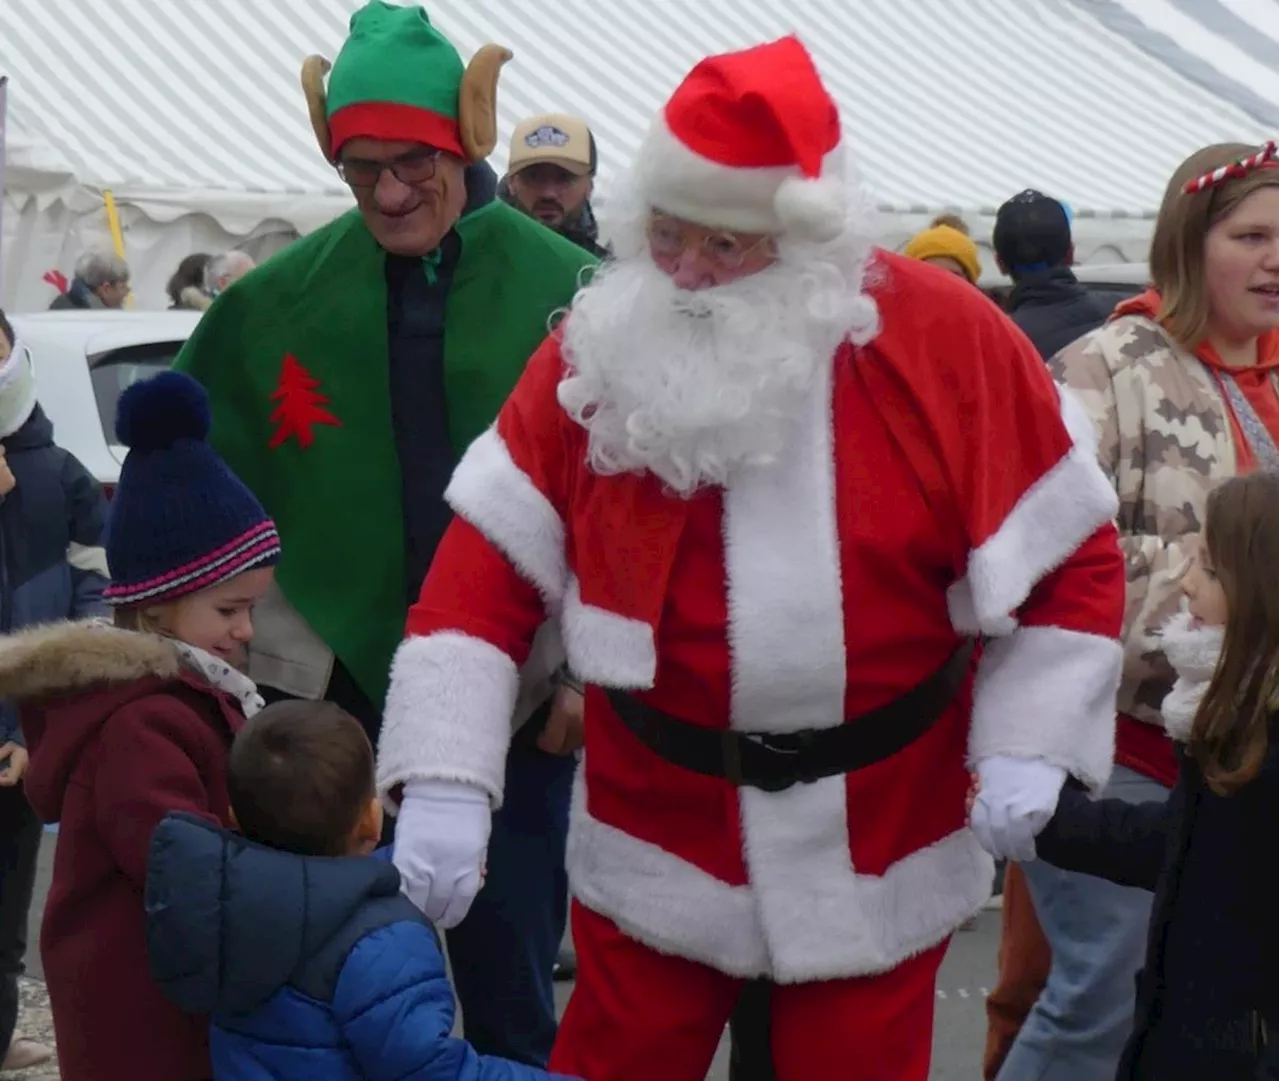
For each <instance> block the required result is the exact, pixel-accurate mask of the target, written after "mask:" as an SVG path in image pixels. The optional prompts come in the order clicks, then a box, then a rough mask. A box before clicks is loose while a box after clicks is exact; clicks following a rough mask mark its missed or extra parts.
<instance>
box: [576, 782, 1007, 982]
mask: <svg viewBox="0 0 1280 1081" xmlns="http://www.w3.org/2000/svg"><path fill="white" fill-rule="evenodd" d="M819 785H821V786H829V787H831V788H833V789H836V790H838V791H839V792H840V794H841V798H840V802H841V804H842V805H843V802H844V799H843V792H844V779H843V778H841V777H831V778H828V779H827V780H825V781H821V782H819ZM816 787H818V786H815V785H800V786H797V788H795V789H793V790H792V792H791V793H781V794H779V795H781V796H782V797H784V798H786V797H790V796H791V795H792V793H794V794H795V796H796V798H797V799H799V800H800V801H804V800H805V799H806V798H807V797H806V795H805V794H806V793H811V792H812V790H813V789H814V788H816ZM744 795H749V796H750V797H752V798H753V799H757V800H758V802H759V804H760V810H761V811H762V813H764V814H766V815H767V814H769V813H770V812H772V813H773V814H774V815H775V816H776V821H777V822H778V828H777V829H776V830H775V831H773V833H772V835H771V836H769V837H767V838H765V837H762V836H760V835H759V834H757V836H756V837H755V846H756V853H755V855H756V860H755V862H756V863H758V862H760V861H761V860H771V859H776V860H777V867H778V869H779V871H781V870H782V868H783V867H785V866H786V865H788V864H789V865H791V866H792V867H793V868H794V870H795V872H796V875H797V877H796V878H795V879H794V880H793V881H792V882H791V884H790V887H789V889H788V890H787V892H786V898H785V902H784V900H783V898H781V897H774V898H772V901H771V903H770V904H767V905H766V904H763V903H762V902H763V901H764V896H763V895H762V893H761V889H760V887H759V886H756V887H754V888H753V887H752V886H730V885H729V884H728V883H726V882H721V881H720V880H719V879H717V878H714V877H713V876H711V875H709V874H707V873H706V872H705V871H702V870H700V869H699V868H697V867H694V866H693V865H692V864H689V863H686V862H685V861H684V860H681V859H680V858H678V857H677V856H673V855H672V854H671V853H670V852H666V851H664V850H663V849H661V848H659V847H658V846H656V845H652V844H649V843H648V842H646V841H641V840H638V839H637V838H635V837H632V836H630V835H629V834H626V833H624V832H623V831H622V830H618V829H615V828H614V827H612V826H609V825H606V824H605V823H603V822H600V821H598V820H596V819H594V818H592V817H591V815H590V814H589V813H588V812H587V809H586V793H585V785H584V783H583V780H582V771H579V778H578V783H577V785H576V786H575V789H574V801H573V810H572V813H571V816H570V825H569V848H568V868H569V885H570V888H571V889H572V891H573V895H574V897H576V898H577V899H578V900H579V901H580V902H582V904H584V905H586V906H587V907H588V908H590V909H592V910H593V911H595V912H599V913H600V914H601V915H603V916H606V917H608V918H609V919H611V920H612V921H613V922H614V923H616V924H617V925H618V926H619V927H620V928H621V929H622V930H623V931H624V932H625V933H626V934H627V935H629V936H630V937H631V938H634V939H635V940H636V941H638V942H642V943H644V944H645V945H646V946H649V947H651V948H652V949H655V950H658V951H659V952H660V953H668V954H675V955H676V956H679V957H687V958H689V959H691V960H694V961H699V962H702V963H703V964H706V965H710V966H711V967H712V968H715V969H718V970H719V971H721V972H725V973H728V974H729V975H731V976H741V977H747V978H751V977H757V976H764V977H768V978H770V979H773V980H775V981H777V982H780V983H801V982H809V981H814V980H826V979H841V978H844V977H849V976H862V975H872V974H874V973H878V972H885V971H887V970H889V969H891V968H893V967H895V966H896V965H898V964H900V963H901V962H903V961H905V960H906V959H907V958H909V957H912V956H914V955H916V954H918V953H920V952H922V951H923V950H927V949H929V948H930V947H931V946H935V945H937V944H938V943H939V942H942V941H943V940H944V939H945V938H946V937H947V936H948V935H949V934H951V933H952V932H953V931H954V930H955V928H956V927H957V926H959V925H960V924H961V923H963V922H964V921H965V920H966V919H967V918H968V917H969V916H971V915H973V913H974V912H976V911H978V909H980V908H981V907H982V905H983V903H984V902H985V901H986V899H987V896H988V894H989V893H990V892H991V875H992V870H993V865H992V862H991V858H990V857H989V856H988V855H987V854H986V853H985V852H983V851H982V849H981V847H980V846H979V845H978V842H977V840H976V839H975V838H974V836H973V834H972V833H971V832H970V831H969V830H967V829H964V830H959V831H957V832H955V833H953V834H951V835H950V836H948V837H944V838H943V839H942V840H940V841H938V842H937V843H936V844H933V845H930V846H929V847H928V848H925V849H922V850H920V851H918V852H913V853H912V854H911V855H910V856H908V857H907V858H906V859H904V860H901V861H899V862H898V863H895V864H894V865H893V866H891V867H889V869H888V870H887V871H886V872H885V873H884V874H883V875H862V874H858V873H857V872H856V871H855V870H854V869H853V867H852V865H851V864H850V862H849V858H848V850H847V849H846V850H845V854H844V859H843V861H842V862H841V861H840V860H839V859H838V858H837V859H836V860H833V861H832V863H831V864H830V866H829V867H828V868H827V873H825V874H823V875H821V876H819V877H817V878H815V877H814V875H813V866H812V864H813V861H812V859H811V858H810V857H809V856H808V855H806V850H807V849H808V848H809V847H810V846H811V845H812V844H813V843H814V837H813V833H812V830H811V829H809V828H807V827H808V825H809V824H808V823H807V820H806V819H805V818H803V817H799V818H797V817H793V816H792V815H791V814H790V813H789V812H788V811H786V810H785V809H784V808H783V807H782V806H781V805H780V804H777V803H774V802H773V801H775V800H777V799H778V796H777V795H770V794H768V793H765V792H748V793H744ZM816 802H817V803H818V804H819V805H821V806H820V807H819V810H820V811H825V810H826V807H825V804H826V802H827V800H826V797H825V795H820V796H818V797H817V800H816ZM770 804H772V807H771V806H770ZM792 810H798V811H800V813H801V814H802V815H803V814H805V813H806V812H807V810H808V808H794V807H793V808H792ZM793 826H795V827H800V828H793ZM828 840H832V845H831V847H833V848H834V846H835V843H836V842H835V841H834V839H831V838H828ZM776 846H783V847H782V848H778V849H777V850H776V851H775V848H776ZM824 848H825V846H824ZM784 849H785V850H784ZM762 913H763V915H764V919H765V921H767V922H766V923H765V924H762V922H761V914H762ZM779 918H784V919H785V920H786V925H785V928H784V927H781V926H772V924H773V922H774V921H775V920H777V919H779ZM784 931H785V934H784V933H783V932H784Z"/></svg>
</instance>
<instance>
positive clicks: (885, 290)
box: [379, 253, 1124, 1081]
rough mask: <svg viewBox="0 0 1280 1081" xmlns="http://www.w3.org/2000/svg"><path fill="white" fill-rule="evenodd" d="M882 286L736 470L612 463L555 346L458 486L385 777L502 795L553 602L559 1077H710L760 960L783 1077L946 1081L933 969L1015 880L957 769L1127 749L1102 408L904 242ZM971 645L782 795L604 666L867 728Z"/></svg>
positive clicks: (804, 720)
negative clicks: (559, 856) (526, 684)
mask: <svg viewBox="0 0 1280 1081" xmlns="http://www.w3.org/2000/svg"><path fill="white" fill-rule="evenodd" d="M873 280H874V285H873V287H872V295H873V296H874V298H875V300H876V303H877V305H878V307H879V311H880V317H881V329H880V332H879V333H878V334H877V335H876V336H875V337H874V339H873V340H872V341H870V342H869V343H868V344H866V345H863V346H854V345H852V344H850V343H848V342H845V343H844V344H842V345H841V346H840V347H839V348H838V349H837V350H836V351H835V353H834V355H833V356H832V358H831V363H830V365H829V366H828V367H827V368H826V369H825V371H824V372H823V374H822V376H821V378H819V379H818V380H817V381H816V382H815V385H814V386H813V388H812V390H811V392H810V393H809V396H808V401H807V405H806V407H805V408H806V409H807V411H808V412H807V416H806V418H805V421H804V423H803V424H801V425H799V426H798V427H797V429H796V433H797V434H796V435H795V437H794V438H792V439H791V440H790V441H789V442H788V444H787V445H786V446H785V448H784V450H783V451H782V453H781V454H779V455H778V456H777V458H776V460H774V461H771V462H768V463H765V464H758V465H748V466H743V467H742V468H740V469H739V470H738V471H736V472H735V474H734V476H733V477H732V479H731V480H730V481H729V482H728V483H727V484H725V485H724V486H723V487H709V488H703V489H701V490H699V491H697V492H696V493H695V494H693V495H692V496H691V497H688V498H682V497H679V496H676V495H673V494H672V493H671V492H670V491H669V490H667V489H666V488H664V486H663V484H662V482H661V481H659V480H658V479H657V478H656V477H655V476H653V475H652V474H649V473H644V474H624V475H615V476H601V475H598V474H597V473H595V472H593V471H592V470H591V468H590V467H589V466H588V464H587V457H588V455H587V433H586V432H585V431H584V430H583V428H582V427H580V426H579V425H578V424H577V423H576V422H575V421H574V420H573V419H571V418H570V417H569V416H568V415H567V414H566V412H565V410H564V409H563V408H562V407H561V406H560V404H559V402H558V400H557V389H558V387H559V385H560V383H561V381H562V379H563V378H564V377H565V374H566V365H565V359H564V357H563V356H562V351H561V343H560V341H559V339H558V338H557V337H555V336H553V337H552V338H551V339H550V340H548V341H547V342H546V344H545V345H544V346H543V347H542V349H541V350H540V351H539V352H538V353H537V354H536V355H535V356H534V358H533V359H532V360H531V361H530V363H529V366H528V368H527V370H526V373H525V375H524V378H523V379H522V380H521V382H520V384H519V386H518V387H517V389H516V391H515V393H514V394H513V396H512V398H511V399H510V400H509V401H508V402H507V404H506V406H505V407H504V409H503V410H502V412H501V414H500V416H499V418H498V420H497V423H496V425H495V426H494V427H493V428H492V429H491V430H490V431H489V432H487V433H486V434H485V435H484V436H482V437H481V438H480V439H479V440H477V442H476V443H475V444H473V445H472V447H471V448H470V449H469V450H468V451H467V453H466V455H465V457H464V459H463V461H462V463H461V465H460V466H459V468H458V470H457V473H456V475H455V477H454V479H453V482H452V484H451V486H450V489H449V492H448V498H449V501H450V503H451V505H452V507H453V508H454V510H455V511H456V513H457V518H456V519H455V521H454V523H453V525H452V527H451V528H450V530H449V532H448V534H447V536H446V537H445V539H444V541H443V543H442V545H441V548H440V550H439V553H438V555H437V557H436V559H435V562H434V563H433V565H432V567H431V571H430V573H429V575H428V577H427V580H426V583H425V584H424V587H423V591H422V596H421V599H420V601H419V603H418V604H417V605H416V606H415V608H414V609H413V611H412V613H411V615H410V618H409V625H408V634H409V638H408V639H407V641H406V642H405V643H404V645H403V646H402V647H401V650H400V652H399V655H398V657H397V661H396V666H395V669H394V672H393V679H392V690H391V694H390V697H389V700H388V714H387V718H386V723H385V727H384V729H383V736H382V743H381V747H380V763H379V783H380V786H381V788H382V789H383V790H384V791H385V790H387V789H389V788H391V787H392V786H394V785H396V784H399V783H401V782H404V781H406V780H410V779H414V778H431V779H439V780H447V781H461V782H465V783H468V784H473V785H477V786H480V787H482V788H484V789H486V790H487V791H488V792H489V793H490V794H491V797H492V799H493V800H494V802H495V803H496V802H498V801H500V799H501V791H502V763H503V758H504V753H505V749H506V743H507V739H508V734H509V733H508V717H509V716H510V713H511V707H512V705H513V702H514V695H515V689H516V679H517V676H516V674H517V670H518V666H519V665H520V664H521V663H522V662H523V660H524V658H525V657H526V655H527V653H528V651H529V648H530V644H531V642H532V640H533V637H534V635H535V633H536V632H537V631H538V630H539V628H540V627H541V626H542V625H543V623H544V621H546V620H547V619H548V618H549V617H551V618H553V619H555V620H558V623H559V627H560V631H561V634H562V636H563V641H564V646H565V650H566V653H567V656H568V663H569V666H570V668H571V669H572V671H573V672H574V673H575V674H576V675H577V676H578V677H579V678H581V679H582V680H583V681H584V682H585V683H586V684H587V687H588V689H587V697H586V748H585V756H584V764H583V767H582V770H581V771H580V777H579V782H578V785H577V791H576V797H575V802H574V806H573V810H572V819H571V827H570V841H569V875H570V883H571V889H572V893H573V896H574V898H575V901H576V905H575V914H574V920H575V922H574V933H575V937H576V938H577V945H578V953H579V960H580V965H581V968H580V974H579V985H578V987H577V989H576V990H575V995H574V999H573V1001H572V1002H571V1004H570V1007H569V1012H568V1015H567V1016H566V1018H565V1022H564V1027H563V1028H562V1031H561V1039H560V1041H559V1043H558V1045H557V1051H556V1055H555V1057H554V1058H553V1067H554V1068H557V1069H559V1070H562V1071H564V1072H567V1073H573V1074H580V1075H582V1076H585V1077H588V1078H592V1079H593V1081H631V1079H636V1081H639V1079H640V1078H646V1079H649V1078H659V1077H661V1078H663V1079H671V1081H682V1079H684V1078H690V1079H692V1078H700V1077H702V1076H703V1075H704V1074H705V1071H706V1068H707V1065H708V1063H709V1059H710V1057H711V1055H712V1053H713V1052H714V1049H715V1046H716V1043H717V1041H718V1039H719V1038H720V1035H721V1033H722V1031H723V1027H724V1024H725V1022H726V1020H727V1017H728V1014H729V1012H730V1010H731V1009H732V1007H733V1004H734V998H735V996H736V994H737V992H738V989H739V987H740V983H741V980H742V978H746V977H767V978H769V979H771V980H773V981H775V982H776V983H777V984H778V985H779V986H778V989H777V993H776V994H775V1001H774V1006H773V1011H774V1013H773V1021H774V1033H773V1037H774V1053H775V1060H776V1068H777V1070H778V1075H779V1077H780V1079H781V1081H791V1079H797V1081H798V1079H800V1078H804V1079H805V1081H821V1079H823V1078H827V1077H831V1078H835V1077H841V1078H845V1077H850V1076H858V1077H865V1078H870V1079H884V1081H890V1079H892V1081H906V1079H912V1081H914V1079H917V1078H918V1079H919V1081H923V1079H924V1078H925V1076H926V1074H927V1070H928V1059H929V1035H930V1025H931V1021H932V1001H933V980H934V976H935V974H936V969H937V965H938V964H939V962H940V960H941V956H942V951H943V949H944V948H945V944H946V942H947V941H948V939H949V936H950V935H951V933H952V932H953V931H954V930H955V929H956V927H958V926H959V925H960V924H961V923H962V922H963V921H964V920H965V919H967V918H968V917H969V916H970V915H972V914H973V913H974V912H975V911H976V910H978V909H979V908H980V907H981V905H982V904H983V902H984V901H985V900H986V899H987V897H988V894H989V891H990V885H991V880H992V861H991V859H990V857H988V856H987V854H986V853H985V852H983V851H982V849H981V848H980V847H979V845H978V844H977V841H976V840H975V838H974V835H973V834H972V833H971V832H970V831H969V829H968V828H967V827H966V823H965V808H964V797H965V792H966V789H967V787H968V783H969V780H968V767H969V765H970V764H972V763H974V762H976V761H978V760H981V759H983V758H986V757H988V756H991V755H1009V756H1014V757H1026V758H1039V759H1043V760H1045V761H1048V762H1051V763H1055V764H1057V765H1060V766H1062V767H1063V768H1065V769H1066V770H1067V771H1069V772H1070V773H1071V774H1073V775H1074V776H1076V777H1078V778H1080V779H1081V780H1083V781H1084V782H1085V783H1086V784H1087V785H1089V786H1090V787H1091V788H1095V789H1096V788H1099V787H1100V786H1101V785H1102V784H1103V783H1104V782H1105V780H1106V777H1107V775H1108V773H1109V770H1110V765H1111V756H1112V744H1113V732H1114V720H1113V696H1114V692H1115V687H1116V683H1117V680H1118V676H1119V666H1120V648H1119V646H1118V644H1117V641H1116V638H1117V635H1118V633H1119V629H1120V620H1121V615H1122V606H1123V588H1124V587H1123V566H1122V561H1121V557H1120V555H1119V551H1118V547H1117V543H1116V537H1115V533H1114V530H1113V527H1112V525H1111V524H1110V523H1111V519H1112V516H1113V515H1114V513H1115V510H1116V503H1115V495H1114V492H1113V491H1112V489H1111V488H1110V486H1109V484H1108V482H1107V481H1106V479H1105V477H1104V476H1103V474H1102V473H1101V472H1100V471H1099V469H1098V468H1097V466H1096V463H1095V461H1094V448H1093V432H1092V428H1091V426H1090V422H1089V421H1088V419H1087V417H1086V416H1085V415H1084V413H1083V410H1082V409H1080V407H1079V406H1078V405H1077V404H1076V403H1074V402H1073V401H1072V400H1071V399H1069V398H1067V397H1064V396H1063V395H1061V394H1060V393H1059V391H1058V390H1057V388H1055V386H1054V385H1053V383H1052V381H1051V380H1050V378H1049V376H1048V375H1047V374H1046V371H1045V368H1044V365H1043V364H1042V363H1041V361H1040V360H1039V358H1038V356H1037V354H1036V353H1035V351H1034V349H1033V348H1032V347H1031V345H1030V344H1029V343H1028V342H1027V341H1026V340H1025V339H1024V338H1023V337H1022V336H1021V335H1020V334H1019V333H1018V332H1016V331H1015V330H1014V329H1013V328H1012V326H1011V324H1009V322H1008V321H1007V320H1006V319H1005V317H1004V316H1003V315H1002V314H1001V313H1000V312H999V311H998V310H997V309H996V307H995V306H994V305H992V304H991V303H990V302H989V301H988V300H987V299H986V298H985V297H984V296H983V295H982V294H981V293H979V292H978V291H977V290H974V289H973V288H972V287H971V286H969V285H968V284H967V283H963V282H960V281H959V280H958V279H955V278H954V277H952V276H949V275H945V274H943V273H941V272H939V271H937V270H936V269H934V268H930V267H927V266H924V265H921V264H916V263H911V262H908V261H906V260H903V259H901V258H899V257H897V256H894V255H890V254H887V253H882V254H880V255H878V256H877V260H876V272H875V274H874V275H873ZM570 319H572V315H570ZM978 635H981V636H986V637H987V638H988V642H987V644H986V645H985V647H984V648H982V649H981V651H980V655H979V657H978V659H977V660H976V661H975V665H974V671H973V673H972V677H971V678H970V679H968V680H966V682H965V685H964V687H963V689H962V690H961V692H960V693H959V694H958V695H957V696H956V698H955V700H954V701H953V702H952V704H951V705H950V706H949V707H947V708H946V710H945V711H944V712H943V713H942V715H941V717H940V719H939V720H937V721H936V723H934V724H933V725H932V726H931V727H929V728H928V730H927V731H926V732H925V733H924V734H923V735H922V736H920V737H919V738H918V739H916V740H915V741H914V742H912V743H911V744H910V745H908V746H907V747H906V748H905V749H903V750H901V751H900V752H899V753H897V754H894V755H893V756H892V757H890V758H887V759H885V760H883V761H880V762H878V763H876V764H874V765H871V766H869V767H867V768H865V769H861V770H858V771H856V772H854V773H849V774H843V775H837V776H831V777H827V778H825V779H822V780H819V781H816V782H813V783H806V784H798V785H795V786H793V787H790V788H788V789H787V790H785V791H781V792H766V791H762V790H760V789H757V788H752V787H735V786H734V785H733V784H731V783H730V782H729V781H728V780H725V779H724V778H717V777H710V776H704V775H701V774H698V773H693V772H690V771H688V770H685V769H682V768H680V767H678V766H675V765H672V764H670V763H669V762H667V761H665V760H664V759H663V758H661V757H659V756H658V755H657V754H655V753H654V752H652V751H651V750H649V749H648V748H647V747H646V746H644V745H643V744H642V743H641V742H640V741H639V740H638V739H637V738H636V737H635V736H634V735H633V734H632V732H631V731H629V730H628V729H627V728H626V726H625V725H624V724H623V723H622V722H621V721H620V720H619V719H618V717H617V716H616V715H615V713H614V712H613V709H612V708H611V706H610V703H609V701H608V699H607V697H606V694H605V692H604V690H602V688H623V689H626V690H627V691H629V692H631V693H633V694H634V695H636V696H637V697H638V698H639V699H641V700H642V701H643V702H645V703H647V704H649V705H651V706H653V707H656V708H657V709H660V710H662V711H663V712H665V713H666V714H669V715H671V716H674V717H676V718H679V719H681V720H683V721H685V722H687V723H689V724H693V725H699V726H704V727H706V728H711V729H739V730H742V731H746V732H753V733H761V732H765V733H786V732H795V731H799V730H807V729H815V728H816V729H821V728H826V727H829V726H832V725H838V724H841V723H851V724H857V723H858V718H859V717H861V716H863V715H865V714H867V713H869V712H870V711H872V710H875V709H877V707H881V706H883V705H885V704H886V703H889V702H891V701H893V700H895V699H897V698H899V697H901V696H902V695H904V694H905V693H907V692H908V691H910V690H911V689H912V688H913V687H915V686H916V685H917V684H919V683H920V682H921V681H922V680H923V679H924V678H925V677H926V676H928V675H929V674H930V673H932V672H933V671H935V670H936V669H938V668H939V666H940V665H942V664H943V662H944V661H945V660H946V659H947V658H948V657H949V656H950V655H951V654H952V653H953V652H954V651H955V650H956V649H957V647H958V645H959V644H960V643H961V642H962V641H963V639H964V638H965V637H966V636H978ZM850 1056H856V1058H857V1060H858V1061H859V1062H861V1063H862V1072H858V1073H852V1072H851V1071H850V1068H849V1063H850V1061H851V1058H850ZM699 1071H701V1072H699Z"/></svg>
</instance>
